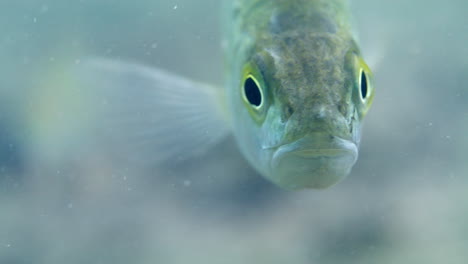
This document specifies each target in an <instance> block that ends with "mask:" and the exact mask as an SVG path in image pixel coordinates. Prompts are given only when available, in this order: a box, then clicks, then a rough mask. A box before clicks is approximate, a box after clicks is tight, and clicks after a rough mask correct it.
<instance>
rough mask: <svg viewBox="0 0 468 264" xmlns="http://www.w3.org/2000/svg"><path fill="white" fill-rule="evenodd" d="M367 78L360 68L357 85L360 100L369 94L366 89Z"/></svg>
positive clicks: (363, 99) (364, 99)
mask: <svg viewBox="0 0 468 264" xmlns="http://www.w3.org/2000/svg"><path fill="white" fill-rule="evenodd" d="M368 85H369V84H368V80H367V75H366V73H365V72H364V71H363V70H362V69H361V75H360V78H359V87H360V91H361V100H362V101H366V99H367V97H368V96H369V94H368V93H369V89H368Z"/></svg>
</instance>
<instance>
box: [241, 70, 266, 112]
mask: <svg viewBox="0 0 468 264" xmlns="http://www.w3.org/2000/svg"><path fill="white" fill-rule="evenodd" d="M243 88H244V89H243V91H244V93H243V97H244V100H245V101H246V102H248V103H249V104H251V105H252V107H254V108H256V109H259V108H261V106H262V104H263V91H262V89H261V88H260V84H259V83H258V81H257V79H255V77H254V76H253V75H251V74H249V75H247V78H246V79H245V80H244V87H243Z"/></svg>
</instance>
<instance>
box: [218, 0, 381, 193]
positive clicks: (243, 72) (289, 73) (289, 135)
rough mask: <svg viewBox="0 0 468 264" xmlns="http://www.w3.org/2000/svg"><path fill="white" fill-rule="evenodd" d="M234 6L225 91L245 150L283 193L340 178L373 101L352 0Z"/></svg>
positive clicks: (351, 161)
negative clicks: (352, 16) (351, 9)
mask: <svg viewBox="0 0 468 264" xmlns="http://www.w3.org/2000/svg"><path fill="white" fill-rule="evenodd" d="M231 3H232V6H231V10H232V12H231V16H230V17H228V21H231V22H228V23H226V25H227V27H226V28H225V30H224V31H225V33H226V46H227V47H226V58H227V65H228V71H227V85H226V88H227V94H228V102H229V104H228V105H229V107H230V111H229V113H231V119H232V121H233V129H234V135H236V138H237V141H238V143H239V146H240V148H241V150H242V152H243V153H244V155H245V156H246V157H247V159H248V160H249V161H250V163H251V164H252V165H253V166H254V167H256V168H257V170H258V171H260V172H261V173H262V174H263V175H264V176H265V177H266V178H268V179H270V180H271V181H273V182H275V183H276V184H278V185H280V186H283V187H286V188H293V189H296V188H307V187H310V188H324V187H328V186H330V185H332V184H334V183H336V182H338V181H339V180H341V179H342V178H344V177H345V176H346V175H347V174H348V173H349V172H350V170H351V167H352V166H353V165H354V163H355V162H356V159H357V154H358V145H359V141H360V131H361V119H362V118H363V116H364V115H365V113H366V112H367V110H368V108H369V107H370V104H371V102H372V98H373V95H374V92H373V86H372V74H371V72H370V70H369V68H368V67H367V65H366V64H365V63H364V61H363V59H362V57H361V54H360V51H359V48H358V46H357V43H356V41H355V38H354V34H353V31H352V29H351V26H350V18H349V16H350V15H349V8H348V3H347V1H344V0H277V1H261V0H259V1H249V0H238V1H232V2H231ZM232 21H233V22H232ZM252 81H253V82H252ZM252 90H257V91H259V92H257V93H254V91H252ZM255 96H257V97H258V96H260V97H261V99H260V100H259V98H255ZM249 97H251V98H249ZM254 100H256V102H254Z"/></svg>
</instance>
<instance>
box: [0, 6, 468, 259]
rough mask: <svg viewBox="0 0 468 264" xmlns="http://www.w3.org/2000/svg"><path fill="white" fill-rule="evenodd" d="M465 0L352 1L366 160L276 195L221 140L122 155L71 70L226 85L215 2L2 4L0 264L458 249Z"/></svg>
mask: <svg viewBox="0 0 468 264" xmlns="http://www.w3.org/2000/svg"><path fill="white" fill-rule="evenodd" d="M466 8H468V4H467V3H465V1H461V0H458V1H457V0H450V1H446V2H441V1H432V0H430V1H423V0H415V1H403V0H397V1H371V0H356V1H353V9H354V11H355V12H354V15H355V19H356V25H357V28H358V29H359V31H360V35H361V42H362V45H363V47H364V53H365V54H366V55H367V56H368V57H369V58H370V60H372V61H374V64H375V66H374V72H375V76H376V86H377V95H376V100H375V102H374V106H373V108H372V111H371V113H370V114H369V117H368V118H367V120H366V123H365V128H364V136H363V142H362V146H361V153H360V159H359V161H358V164H357V165H356V167H355V168H354V169H353V172H352V173H351V175H350V176H349V177H348V178H347V179H346V180H345V181H344V182H342V183H340V184H338V185H336V186H334V187H333V188H331V189H328V190H322V191H314V190H309V191H301V192H288V191H284V190H281V189H278V188H277V187H275V186H273V185H272V184H270V183H269V182H266V181H265V180H263V178H261V177H259V176H258V175H257V174H256V173H255V172H254V171H253V170H252V169H251V168H250V167H249V166H248V164H246V162H245V161H244V160H243V158H242V157H241V156H240V154H239V153H238V152H237V149H236V146H235V144H234V143H233V141H232V138H228V139H226V140H225V141H223V142H222V144H220V145H219V146H218V147H216V149H214V150H213V151H211V152H209V153H206V154H204V155H201V156H199V157H196V158H194V159H190V160H183V161H174V162H173V163H171V164H167V166H163V167H161V166H158V167H156V166H148V165H147V164H144V165H141V164H140V165H139V164H135V163H130V162H128V163H127V162H126V161H122V156H128V155H130V156H131V153H128V154H126V153H118V151H116V148H115V147H114V146H113V145H112V144H109V143H106V141H101V140H100V139H98V138H96V137H95V135H94V134H93V133H92V131H93V129H92V128H93V127H96V126H99V125H100V124H102V120H99V119H97V118H94V117H93V114H92V110H90V109H92V107H91V106H90V104H91V102H88V101H87V100H86V98H88V97H86V95H84V94H83V91H81V90H80V89H77V88H76V87H75V86H74V85H73V84H74V82H73V79H72V78H71V77H70V76H69V75H68V74H67V72H66V70H65V69H66V67H68V66H69V65H73V64H80V62H81V60H82V59H83V58H84V57H88V56H99V57H107V58H113V59H122V60H128V61H135V62H139V63H143V64H146V65H150V66H154V67H161V68H165V69H168V70H170V71H172V72H176V73H178V74H182V75H185V76H188V77H190V78H193V79H197V80H200V81H207V82H211V83H214V84H218V85H219V84H222V80H223V72H222V69H223V62H222V56H221V54H222V51H221V45H220V34H219V28H218V24H219V23H218V22H219V21H220V17H219V12H218V10H219V2H218V1H215V0H202V1H191V0H180V1H166V0H153V1H149V0H141V1H109V0H94V1H93V0H81V1H78V0H77V1H53V0H45V1H28V0H16V1H13V0H4V1H1V2H0V29H1V30H0V32H1V36H0V59H1V61H0V76H1V77H0V92H1V95H0V263H5V264H10V263H15V264H16V263H19V264H22V263H48V264H54V263H176V264H179V263H295V264H311V263H321V264H322V263H325V264H327V263H330V264H331V263H333V264H335V263H336V264H341V263H356V264H357V263H359V264H361V263H434V264H436V263H437V264H439V263H465V262H466V259H467V258H468V252H467V251H466V248H467V247H468V228H467V225H466V223H467V222H468V192H467V189H468V179H467V178H468V160H467V154H466V150H467V149H468V85H467V83H468V46H467V45H466V43H467V41H468V19H467V18H466ZM122 154H124V155H122Z"/></svg>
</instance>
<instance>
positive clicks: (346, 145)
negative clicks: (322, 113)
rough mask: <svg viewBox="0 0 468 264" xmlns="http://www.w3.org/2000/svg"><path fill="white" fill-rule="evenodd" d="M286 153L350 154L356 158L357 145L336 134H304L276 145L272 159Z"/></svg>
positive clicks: (314, 154)
mask: <svg viewBox="0 0 468 264" xmlns="http://www.w3.org/2000/svg"><path fill="white" fill-rule="evenodd" d="M286 154H295V155H298V156H301V157H304V158H306V157H310V158H317V157H328V158H333V157H337V156H342V155H352V156H354V157H355V159H357V156H358V146H357V144H356V143H354V142H353V141H351V140H348V139H344V138H341V137H337V136H306V137H303V138H301V139H298V140H296V141H293V142H291V143H286V144H283V145H280V146H278V147H276V148H275V149H274V154H273V160H276V159H277V158H279V157H280V156H283V155H286Z"/></svg>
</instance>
